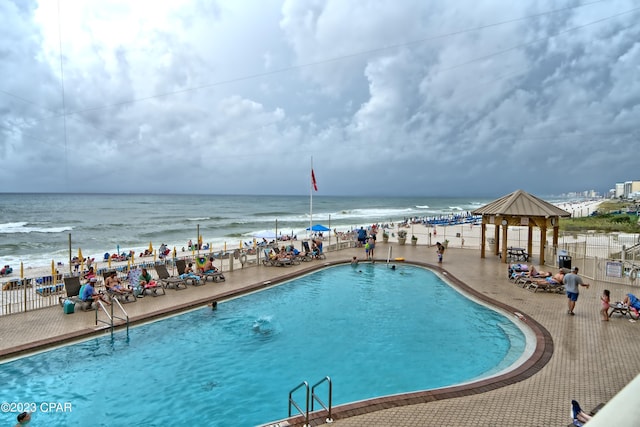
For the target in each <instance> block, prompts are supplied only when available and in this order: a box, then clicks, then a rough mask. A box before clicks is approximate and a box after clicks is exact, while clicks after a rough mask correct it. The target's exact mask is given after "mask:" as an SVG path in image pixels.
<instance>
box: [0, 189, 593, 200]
mask: <svg viewBox="0 0 640 427" xmlns="http://www.w3.org/2000/svg"><path fill="white" fill-rule="evenodd" d="M514 191H516V190H514ZM532 194H533V195H535V196H537V197H540V198H552V199H556V198H567V197H568V196H567V195H566V194H534V193H532ZM1 195H61V196H101V195H104V196H190V197H192V196H207V197H216V196H220V197H310V195H309V193H307V194H265V193H199V192H193V193H190V192H181V193H173V192H169V193H159V192H126V191H125V192H113V191H104V192H101V191H97V192H91V193H89V192H73V191H69V192H65V191H53V192H42V191H0V196H1ZM504 195H505V194H501V195H500V194H497V193H496V194H493V195H487V194H464V195H459V196H456V195H450V194H448V195H442V194H439V195H438V194H436V195H433V194H401V195H399V194H377V193H376V194H368V193H359V194H318V193H317V192H314V193H313V197H314V198H316V197H318V198H322V197H338V198H342V197H344V198H346V197H355V198H372V197H382V198H387V199H403V198H419V197H425V198H437V199H468V198H479V199H491V198H500V197H503V196H504ZM575 198H587V197H575Z"/></svg>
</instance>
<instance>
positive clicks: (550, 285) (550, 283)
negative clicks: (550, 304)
mask: <svg viewBox="0 0 640 427" xmlns="http://www.w3.org/2000/svg"><path fill="white" fill-rule="evenodd" d="M526 287H527V289H529V290H531V289H533V292H537V291H538V289H543V290H545V291H548V292H557V293H562V292H564V285H563V284H562V283H559V282H557V281H556V280H555V279H554V278H553V277H545V278H540V279H535V278H531V279H529V281H528V282H527V285H526Z"/></svg>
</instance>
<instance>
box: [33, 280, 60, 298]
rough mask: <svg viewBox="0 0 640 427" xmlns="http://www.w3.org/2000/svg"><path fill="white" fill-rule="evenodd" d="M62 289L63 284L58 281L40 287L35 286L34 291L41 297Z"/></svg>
mask: <svg viewBox="0 0 640 427" xmlns="http://www.w3.org/2000/svg"><path fill="white" fill-rule="evenodd" d="M63 290H64V285H63V284H62V283H58V284H56V285H49V286H43V287H41V288H36V293H37V294H38V295H40V296H41V297H48V296H49V295H54V294H57V293H60V292H62V291H63Z"/></svg>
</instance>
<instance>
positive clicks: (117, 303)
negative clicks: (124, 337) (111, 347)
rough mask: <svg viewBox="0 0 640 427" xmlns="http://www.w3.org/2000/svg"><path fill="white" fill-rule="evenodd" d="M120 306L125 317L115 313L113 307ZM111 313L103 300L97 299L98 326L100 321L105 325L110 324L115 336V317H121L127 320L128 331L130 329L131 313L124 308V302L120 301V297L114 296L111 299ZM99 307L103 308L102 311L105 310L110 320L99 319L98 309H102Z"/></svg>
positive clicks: (120, 318)
mask: <svg viewBox="0 0 640 427" xmlns="http://www.w3.org/2000/svg"><path fill="white" fill-rule="evenodd" d="M116 305H117V306H118V308H119V309H120V311H122V313H123V315H124V316H125V317H119V316H116V315H115V314H114V313H113V307H114V306H116ZM110 307H111V310H110V311H111V314H109V312H108V311H107V308H106V307H105V306H104V304H103V303H102V300H98V301H97V305H96V326H98V322H101V323H104V324H105V325H108V326H109V327H110V328H111V335H112V336H113V329H114V321H113V319H119V320H122V321H124V322H125V324H126V325H127V332H128V331H129V314H128V313H127V312H126V310H125V309H124V307H123V306H122V304H121V303H120V301H118V298H113V299H112V300H111V305H110ZM99 309H101V310H102V311H104V314H106V315H107V317H108V318H109V321H108V322H107V321H105V320H102V319H98V311H100V310H99Z"/></svg>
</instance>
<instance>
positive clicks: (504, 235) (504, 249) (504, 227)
mask: <svg viewBox="0 0 640 427" xmlns="http://www.w3.org/2000/svg"><path fill="white" fill-rule="evenodd" d="M505 223H506V221H503V223H502V262H504V263H505V264H506V263H507V231H508V228H509V226H508V225H507V224H505Z"/></svg>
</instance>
